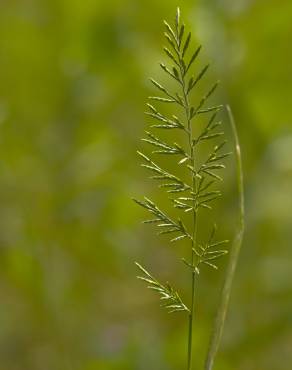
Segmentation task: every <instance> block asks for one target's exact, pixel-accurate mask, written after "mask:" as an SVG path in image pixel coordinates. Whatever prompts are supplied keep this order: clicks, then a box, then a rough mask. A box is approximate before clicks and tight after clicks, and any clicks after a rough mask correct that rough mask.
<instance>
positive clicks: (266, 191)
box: [0, 0, 292, 370]
mask: <svg viewBox="0 0 292 370" xmlns="http://www.w3.org/2000/svg"><path fill="white" fill-rule="evenodd" d="M177 5H180V6H181V7H182V13H183V17H184V18H185V20H186V22H187V23H188V25H189V26H190V27H191V29H192V31H193V34H194V35H195V37H194V39H196V40H195V41H196V42H197V43H199V42H200V43H202V44H203V45H204V51H203V59H205V60H210V61H211V62H212V72H211V74H210V80H209V81H206V85H205V86H207V84H208V82H211V81H213V80H214V79H217V78H219V79H220V80H221V82H222V83H221V86H220V89H219V92H218V93H217V96H216V101H217V103H221V102H222V103H224V104H225V103H229V104H230V105H231V106H232V109H233V111H234V115H235V117H236V121H237V124H238V129H239V133H240V139H241V144H242V152H243V161H244V170H245V180H246V207H247V230H246V235H245V239H244V245H243V250H242V254H241V260H240V264H239V268H238V271H237V274H236V279H235V283H234V289H233V295H232V300H231V306H230V311H229V315H228V320H227V325H226V330H225V333H224V338H223V342H222V346H221V349H220V354H219V356H218V360H217V363H216V366H215V370H234V369H236V370H291V368H292V365H291V364H292V285H291V281H292V264H291V257H292V251H291V239H292V229H291V219H292V217H291V214H292V191H291V189H292V130H291V123H292V114H291V103H292V95H291V85H292V48H291V38H292V22H291V19H292V3H291V1H289V0H282V1H276V0H253V1H252V0H217V1H215V0H213V1H211V0H201V1H190V0H189V1H185V2H182V1H181V2H177V1H176V2H175V1H172V0H171V1H151V0H148V1H146V0H139V1H134V0H120V1H118V0H116V1H108V2H106V1H103V0H95V1H92V0H87V1H75V0H71V1H68V0H47V1H45V0H43V1H40V0H39V1H38V0H19V1H17V0H1V2H0V124H1V125H0V215H1V217H0V240H1V242H0V302H1V305H0V370H117V369H118V370H128V369H133V370H150V369H151V370H152V369H154V370H176V369H182V368H184V367H185V357H186V331H187V325H186V320H185V318H184V317H183V315H180V314H177V315H173V316H167V314H166V313H165V312H163V311H162V310H161V309H160V308H159V307H158V303H157V300H156V297H155V296H153V294H152V293H151V292H148V291H147V290H145V289H144V287H143V286H142V285H141V283H140V282H139V281H136V279H135V275H136V269H135V266H134V264H133V262H134V261H135V260H138V261H140V262H142V263H145V265H146V266H148V267H149V268H150V269H151V270H152V271H154V272H155V273H156V274H157V275H158V276H159V277H161V278H163V279H168V280H169V281H171V282H173V283H174V284H175V285H176V286H177V287H178V289H179V290H180V291H182V295H183V296H186V297H188V296H189V279H188V276H187V275H186V272H185V269H184V267H183V265H182V264H181V263H180V262H179V258H181V257H183V256H184V254H185V251H186V248H185V247H184V246H183V243H182V244H179V245H177V247H173V246H171V247H169V246H168V244H167V239H165V238H163V237H161V238H157V237H156V236H155V233H154V232H153V231H154V230H152V229H151V227H150V228H147V227H146V226H145V227H144V226H141V225H140V221H141V220H142V219H143V217H144V216H145V214H144V212H143V211H142V210H140V209H139V208H138V207H137V206H136V205H135V204H133V202H132V201H131V199H130V198H131V197H132V196H135V197H142V196H143V195H144V194H147V195H149V196H150V197H152V198H154V199H156V200H159V199H160V196H159V192H158V191H157V190H156V186H155V184H153V183H152V182H150V181H148V180H146V176H147V174H146V173H145V172H144V171H142V170H140V168H139V160H138V158H137V156H136V149H137V148H138V147H141V145H142V144H141V143H140V141H139V138H140V137H141V136H142V135H143V130H144V129H145V128H146V121H147V120H146V119H145V117H144V115H143V111H144V109H145V105H144V104H145V101H146V98H147V96H148V95H151V94H153V89H152V87H151V86H150V83H149V82H148V77H149V76H154V77H158V78H160V77H159V74H160V72H159V69H158V67H157V65H158V63H157V62H159V61H160V60H161V59H163V56H162V51H161V46H162V45H163V26H162V20H163V19H164V18H167V19H172V18H173V14H174V12H175V8H176V6H177ZM225 124H226V131H227V134H228V133H229V126H228V121H227V120H226V119H225ZM228 135H230V133H229V134H228ZM229 163H230V166H229V167H228V170H227V171H226V173H225V196H224V200H223V201H220V202H219V203H218V205H217V207H216V214H217V220H218V225H219V227H220V229H221V230H222V231H221V232H222V234H223V235H224V237H227V238H232V235H233V232H234V228H235V219H236V214H237V213H236V212H237V210H236V207H237V203H236V202H237V193H236V181H235V171H234V164H233V161H232V160H231V161H230V162H229ZM163 202H164V200H163V201H162V204H164V203H163ZM212 217H213V216H212ZM209 226H210V225H209V224H207V223H206V225H205V223H204V224H202V225H201V228H202V231H203V232H205V231H207V230H208V229H209ZM222 270H223V269H222ZM221 282H222V272H221V273H217V272H211V273H210V272H209V273H208V274H207V271H206V273H204V272H203V273H202V279H201V283H200V287H199V291H198V298H197V300H198V306H197V312H196V315H197V321H196V325H195V326H196V329H195V330H196V332H195V339H194V340H195V343H194V351H195V356H194V362H195V363H194V365H195V366H194V370H196V369H202V362H203V358H204V354H205V352H206V347H207V343H208V338H209V335H210V329H211V323H212V318H213V316H214V312H215V307H216V303H217V301H218V294H219V289H220V285H221ZM187 300H188V298H187Z"/></svg>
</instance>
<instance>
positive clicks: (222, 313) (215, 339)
mask: <svg viewBox="0 0 292 370" xmlns="http://www.w3.org/2000/svg"><path fill="white" fill-rule="evenodd" d="M227 112H228V116H229V120H230V124H231V128H232V133H233V136H234V146H235V154H236V155H235V157H236V166H237V186H238V193H239V220H238V230H237V233H236V235H235V237H234V240H233V243H232V248H231V253H230V258H229V263H228V266H227V269H226V274H225V280H224V284H223V288H222V291H221V296H220V303H219V306H218V310H217V314H216V318H215V322H214V328H213V333H212V336H211V340H210V345H209V350H208V353H207V357H206V362H205V370H212V368H213V365H214V360H215V356H216V354H217V351H218V348H219V345H220V340H221V337H222V333H223V328H224V323H225V318H226V314H227V309H228V303H229V299H230V293H231V287H232V282H233V277H234V272H235V269H236V266H237V262H238V257H239V252H240V249H241V244H242V239H243V233H244V188H243V172H242V161H241V152H240V145H239V139H238V134H237V129H236V125H235V120H234V117H233V114H232V112H231V109H230V107H229V106H227Z"/></svg>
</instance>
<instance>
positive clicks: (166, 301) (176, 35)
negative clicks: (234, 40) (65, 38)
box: [134, 9, 244, 370]
mask: <svg viewBox="0 0 292 370" xmlns="http://www.w3.org/2000/svg"><path fill="white" fill-rule="evenodd" d="M164 25H165V33H164V35H165V38H166V42H167V45H168V46H167V47H164V52H165V54H166V56H167V57H168V59H169V62H170V63H169V65H166V64H164V63H160V67H161V69H162V72H163V73H166V74H167V75H168V77H169V78H170V79H171V80H172V81H173V82H174V83H175V86H176V87H177V88H176V91H174V92H173V91H172V89H169V88H167V87H165V86H163V85H162V84H161V83H160V82H158V81H156V80H154V79H151V82H152V84H153V85H154V87H155V88H156V89H157V91H158V92H159V95H157V96H152V97H150V98H149V103H148V104H147V107H148V111H147V112H146V114H147V115H148V116H149V117H150V118H151V125H150V129H149V130H147V131H146V137H145V138H143V139H142V140H143V141H144V142H145V143H147V144H148V145H149V147H151V148H152V151H151V154H145V153H142V152H141V151H139V152H138V154H139V156H140V157H141V159H142V161H143V163H142V166H143V167H144V168H145V169H146V170H147V171H149V172H150V174H151V178H152V179H153V180H156V181H158V183H159V185H158V186H159V188H161V190H164V191H165V192H166V193H167V194H168V195H169V199H170V202H171V204H172V206H173V207H174V209H175V210H176V217H173V216H170V215H169V214H168V213H167V212H166V211H164V210H162V209H161V207H160V206H159V205H157V204H156V203H155V202H154V201H153V200H151V199H149V198H147V197H144V199H142V200H136V199H134V200H135V202H136V203H137V204H138V205H140V206H141V207H143V208H144V209H145V210H146V211H147V212H148V213H150V215H151V217H150V218H149V219H147V220H146V221H144V223H146V224H152V225H155V226H156V227H157V228H158V232H159V234H166V235H168V236H169V239H170V242H171V243H183V242H186V243H188V245H189V256H188V258H187V257H184V258H182V261H183V263H184V266H185V267H186V268H187V269H188V270H189V274H190V299H189V301H190V304H189V305H187V304H186V303H185V302H184V299H183V298H182V297H181V295H180V294H179V293H178V291H177V289H176V288H174V287H173V286H172V285H170V284H169V283H161V282H160V281H159V280H158V279H157V278H156V277H154V276H153V274H152V273H151V272H149V270H148V268H145V267H144V266H142V265H141V264H140V263H137V262H136V265H137V267H138V269H139V271H140V275H139V276H138V278H139V279H140V280H142V281H144V282H145V283H146V284H147V286H148V288H150V289H152V290H154V291H155V292H156V293H157V294H158V295H159V296H160V300H161V302H162V306H163V307H165V308H166V309H167V310H168V312H171V313H174V312H181V313H184V314H185V315H186V318H187V320H188V334H187V359H186V363H187V365H186V368H187V370H191V369H192V368H193V367H192V359H193V334H194V319H195V304H196V299H195V298H196V286H197V284H198V283H199V280H200V279H201V276H202V273H201V271H202V266H204V265H205V266H207V267H209V268H210V269H215V270H217V269H218V262H219V260H220V259H221V258H222V257H224V256H225V255H226V254H227V253H228V249H226V245H227V243H228V241H227V240H217V238H216V231H217V226H216V224H213V225H210V234H209V236H208V237H207V238H206V240H204V239H203V237H202V235H200V223H199V220H200V214H201V212H202V211H204V210H207V211H209V212H210V211H211V212H212V207H213V203H214V202H215V201H216V200H217V199H218V198H219V197H221V195H222V194H221V191H220V190H219V189H218V187H216V185H217V184H218V182H221V181H223V178H222V176H221V172H222V170H223V169H224V168H225V158H227V157H228V156H229V155H230V154H231V153H230V152H226V151H225V146H226V140H225V139H224V132H223V130H222V122H221V121H219V120H218V114H219V112H220V111H221V110H222V108H223V105H208V103H209V101H210V98H211V96H212V95H213V93H214V92H215V90H216V88H217V87H218V82H215V83H214V84H213V85H211V86H210V87H209V89H207V90H206V93H205V94H204V95H203V96H201V97H200V98H199V99H198V94H196V92H197V90H198V85H199V84H200V83H201V81H202V80H203V79H204V77H205V75H206V73H207V71H208V69H209V65H206V66H204V67H203V68H202V69H201V70H199V72H197V73H193V70H194V69H195V68H194V67H195V63H196V61H197V59H198V58H199V55H200V52H201V46H199V47H197V48H196V49H195V50H194V51H192V48H191V38H192V37H191V32H187V30H186V27H185V25H184V24H183V23H182V22H181V17H180V10H179V9H177V12H176V17H175V22H174V26H171V25H170V24H169V23H168V22H166V21H164ZM163 104H168V105H172V106H173V108H174V109H175V111H174V114H173V115H171V116H169V115H167V114H165V113H164V111H163V109H162V105H163ZM227 111H228V114H229V118H230V122H231V127H232V133H233V135H234V140H235V156H236V163H237V169H238V171H237V178H238V188H239V194H240V197H239V198H240V218H239V226H238V233H237V234H236V236H235V238H234V241H233V243H232V247H231V253H230V258H229V263H228V265H227V269H226V276H225V282H224V285H223V288H222V293H221V296H220V302H219V305H218V312H217V315H216V318H215V323H214V330H213V333H212V335H211V340H210V345H209V350H208V353H207V356H206V362H205V369H206V370H211V369H212V367H213V364H214V358H215V355H216V353H217V350H218V347H219V343H220V339H221V336H222V332H223V326H224V321H225V317H226V312H227V307H228V302H229V296H230V291H231V285H232V280H233V275H234V271H235V267H236V264H237V260H238V255H239V251H240V247H241V243H242V236H243V227H244V200H243V178H242V165H241V157H240V147H239V141H238V135H237V131H236V126H235V122H234V119H233V116H232V113H231V110H230V108H229V107H227ZM202 122H204V124H203V126H202ZM167 131H179V132H180V134H179V135H178V137H179V138H180V139H181V142H179V141H178V140H176V142H171V141H169V140H167V139H166V138H165V137H164V136H167V135H163V132H167ZM210 143H213V144H212V145H211V144H210ZM203 146H205V147H207V148H208V149H209V152H208V153H207V155H206V150H202V147H203ZM159 156H160V157H161V156H164V157H167V158H169V163H171V164H172V163H173V161H175V162H176V164H177V165H178V167H179V168H178V171H177V172H178V173H179V174H177V173H173V172H172V171H170V170H168V169H165V168H164V166H162V165H161V164H159V160H158V159H157V158H159ZM182 173H183V175H180V174H182ZM187 218H189V220H187ZM186 225H188V226H186ZM204 272H205V269H204Z"/></svg>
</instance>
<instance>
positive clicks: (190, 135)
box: [180, 57, 198, 370]
mask: <svg viewBox="0 0 292 370" xmlns="http://www.w3.org/2000/svg"><path fill="white" fill-rule="evenodd" d="M180 71H181V77H182V89H183V96H184V103H185V113H186V119H187V126H188V141H189V150H190V153H191V155H190V160H191V163H192V166H193V168H195V155H194V147H193V145H192V140H193V133H192V124H191V117H190V104H189V99H188V95H187V93H186V86H185V79H184V75H183V69H182V65H181V57H180ZM192 191H193V192H194V193H196V191H197V185H196V177H195V174H194V173H193V174H192ZM197 219H198V212H197V210H196V207H195V201H193V235H192V241H191V261H192V265H193V266H194V264H195V253H194V248H196V240H197ZM191 274H192V279H191V310H190V313H189V328H188V365H187V369H188V370H191V368H192V353H193V351H192V349H193V323H194V314H195V280H196V273H195V270H192V271H191Z"/></svg>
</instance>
